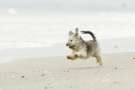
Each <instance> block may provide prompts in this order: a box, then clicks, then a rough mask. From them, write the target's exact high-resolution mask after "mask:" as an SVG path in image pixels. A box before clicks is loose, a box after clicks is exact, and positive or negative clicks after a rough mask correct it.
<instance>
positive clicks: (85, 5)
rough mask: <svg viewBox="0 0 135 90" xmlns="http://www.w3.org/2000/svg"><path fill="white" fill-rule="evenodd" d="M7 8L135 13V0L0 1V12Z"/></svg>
mask: <svg viewBox="0 0 135 90" xmlns="http://www.w3.org/2000/svg"><path fill="white" fill-rule="evenodd" d="M7 8H15V9H23V10H33V11H34V10H35V11H37V10H40V11H44V10H45V11H49V12H53V11H56V12H57V11H59V12H91V11H117V12H121V11H122V12H134V11H135V0H0V10H3V9H7Z"/></svg>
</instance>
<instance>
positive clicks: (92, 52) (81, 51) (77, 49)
mask: <svg viewBox="0 0 135 90" xmlns="http://www.w3.org/2000/svg"><path fill="white" fill-rule="evenodd" d="M81 32H82V33H83V34H89V35H91V36H92V38H93V40H88V41H85V40H83V38H82V37H81V36H80V35H79V29H78V28H75V33H73V32H72V31H69V38H68V42H67V43H66V46H67V47H69V48H70V49H71V50H72V53H71V54H70V55H68V56H67V59H70V60H76V59H78V58H80V59H88V58H90V57H95V58H96V61H97V63H99V65H103V63H102V58H101V54H100V48H99V45H98V42H97V39H96V37H95V35H94V33H92V32H91V31H81Z"/></svg>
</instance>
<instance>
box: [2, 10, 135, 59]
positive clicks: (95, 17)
mask: <svg viewBox="0 0 135 90" xmlns="http://www.w3.org/2000/svg"><path fill="white" fill-rule="evenodd" d="M76 27H78V28H79V29H80V30H91V31H92V32H94V33H95V35H96V37H97V38H98V41H99V42H100V47H101V50H102V52H103V53H111V52H127V51H128V52H133V51H135V48H134V46H135V14H134V13H129V14H127V13H126V14H124V13H89V14H55V13H52V14H47V15H45V14H44V15H42V14H38V15H5V16H4V15H1V16H0V56H1V57H6V56H10V57H12V56H14V57H16V56H17V57H21V56H23V57H24V56H36V55H37V56H51V55H53V56H60V55H65V54H66V53H67V52H66V51H64V50H67V49H66V46H65V43H66V41H67V39H68V32H69V31H70V30H71V31H74V29H75V28H76ZM84 38H85V37H84ZM88 39H91V38H90V36H89V38H88ZM55 48H59V49H56V50H55V52H54V51H53V50H54V49H55ZM34 50H35V51H34ZM48 51H49V52H50V54H48ZM52 52H53V54H52Z"/></svg>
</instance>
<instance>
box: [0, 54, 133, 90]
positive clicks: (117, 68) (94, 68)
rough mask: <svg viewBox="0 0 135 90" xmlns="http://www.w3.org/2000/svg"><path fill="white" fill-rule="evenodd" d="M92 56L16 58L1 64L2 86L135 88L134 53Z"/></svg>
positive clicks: (16, 89)
mask: <svg viewBox="0 0 135 90" xmlns="http://www.w3.org/2000/svg"><path fill="white" fill-rule="evenodd" d="M103 63H104V65H103V66H98V64H96V61H95V60H94V58H93V59H89V60H76V61H70V60H67V59H66V58H65V56H62V57H48V58H44V57H42V58H17V59H15V60H13V61H11V62H7V63H1V64H0V90H135V86H134V83H135V78H134V76H135V70H134V68H135V53H113V54H104V55H103Z"/></svg>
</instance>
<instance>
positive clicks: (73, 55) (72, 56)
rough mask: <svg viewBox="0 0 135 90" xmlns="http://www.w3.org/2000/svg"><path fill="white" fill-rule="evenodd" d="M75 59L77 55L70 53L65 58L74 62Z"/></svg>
mask: <svg viewBox="0 0 135 90" xmlns="http://www.w3.org/2000/svg"><path fill="white" fill-rule="evenodd" d="M77 57H78V55H77V54H76V53H75V52H72V54H71V55H68V56H67V59H70V60H75V59H77Z"/></svg>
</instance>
